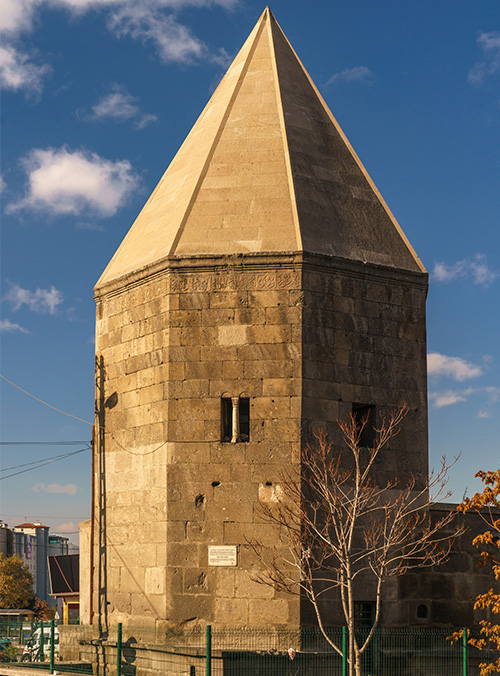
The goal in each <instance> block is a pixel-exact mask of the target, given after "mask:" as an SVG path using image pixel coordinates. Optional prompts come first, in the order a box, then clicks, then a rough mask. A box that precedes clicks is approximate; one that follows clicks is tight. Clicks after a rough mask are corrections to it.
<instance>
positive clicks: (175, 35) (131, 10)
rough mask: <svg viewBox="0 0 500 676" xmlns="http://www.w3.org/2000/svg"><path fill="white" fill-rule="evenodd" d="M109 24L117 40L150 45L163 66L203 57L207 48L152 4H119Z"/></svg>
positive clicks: (170, 15)
mask: <svg viewBox="0 0 500 676" xmlns="http://www.w3.org/2000/svg"><path fill="white" fill-rule="evenodd" d="M108 25H109V27H110V29H111V30H112V31H113V33H114V34H115V35H116V36H117V37H125V36H130V37H132V38H134V39H135V40H140V41H141V42H144V43H147V42H151V43H152V44H153V45H154V46H155V48H156V51H157V52H158V55H159V56H160V58H161V60H162V61H164V62H165V63H169V62H172V61H178V62H183V63H187V62H192V61H195V60H198V59H201V58H202V57H203V56H205V55H206V51H207V49H206V46H205V45H204V43H203V42H202V41H201V40H199V39H198V38H197V37H196V36H195V35H193V33H192V32H191V31H190V30H189V28H187V27H186V26H183V25H182V24H180V23H178V22H177V21H176V19H175V18H174V16H173V15H172V14H165V13H163V12H161V11H160V10H159V8H155V7H154V6H152V5H145V4H137V5H122V6H121V7H120V8H119V9H117V10H116V11H114V12H113V13H112V15H111V16H110V18H109V21H108Z"/></svg>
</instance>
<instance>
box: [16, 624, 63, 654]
mask: <svg viewBox="0 0 500 676" xmlns="http://www.w3.org/2000/svg"><path fill="white" fill-rule="evenodd" d="M41 637H42V631H41V628H40V627H38V629H35V631H34V632H33V633H32V634H31V636H30V638H29V639H28V641H27V642H26V645H25V646H24V647H23V649H22V654H21V662H39V661H41V659H40V658H41V656H42V645H41ZM54 646H55V653H56V655H58V654H59V631H58V629H57V627H55V629H54ZM43 656H44V659H45V660H48V659H49V658H50V626H44V628H43Z"/></svg>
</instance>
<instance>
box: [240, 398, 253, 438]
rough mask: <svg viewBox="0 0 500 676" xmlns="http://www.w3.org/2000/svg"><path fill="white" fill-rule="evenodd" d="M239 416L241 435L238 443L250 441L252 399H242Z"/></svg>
mask: <svg viewBox="0 0 500 676" xmlns="http://www.w3.org/2000/svg"><path fill="white" fill-rule="evenodd" d="M238 414H239V418H240V434H239V439H238V441H248V440H249V439H250V399H248V398H246V397H240V400H239V402H238Z"/></svg>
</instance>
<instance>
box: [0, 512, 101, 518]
mask: <svg viewBox="0 0 500 676" xmlns="http://www.w3.org/2000/svg"><path fill="white" fill-rule="evenodd" d="M1 514H2V516H18V517H19V518H23V519H27V518H28V517H27V516H26V514H6V513H5V512H2V513H1ZM30 518H31V517H30ZM33 518H37V519H63V518H64V519H88V518H89V516H88V514H76V515H75V514H72V515H69V514H64V515H63V516H61V514H37V515H36V517H33Z"/></svg>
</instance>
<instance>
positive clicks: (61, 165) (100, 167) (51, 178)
mask: <svg viewBox="0 0 500 676" xmlns="http://www.w3.org/2000/svg"><path fill="white" fill-rule="evenodd" d="M23 165H24V169H25V171H26V173H27V175H28V186H27V189H26V194H25V196H24V198H23V199H21V200H20V201H18V202H16V203H12V204H10V205H9V206H8V208H7V210H8V211H10V212H13V211H18V210H20V209H32V210H35V211H46V212H49V213H50V214H53V215H81V214H82V213H83V212H85V211H86V210H90V211H91V212H95V213H97V214H98V215H100V216H113V214H115V213H116V212H117V211H118V209H119V208H120V206H122V204H123V202H124V201H125V200H126V198H127V196H128V194H129V193H130V192H131V191H132V190H134V189H135V188H136V187H137V185H138V183H139V180H138V177H137V176H136V175H135V174H134V172H133V170H132V166H131V164H130V162H128V161H127V160H117V161H115V162H113V161H112V160H107V159H105V158H103V157H100V156H99V155H97V154H96V153H91V152H89V151H85V150H70V149H68V148H66V147H62V148H47V149H41V148H40V149H34V150H32V151H31V152H30V153H29V154H28V155H27V157H26V158H25V159H24V160H23Z"/></svg>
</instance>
